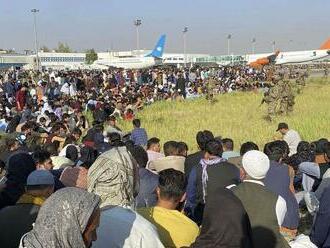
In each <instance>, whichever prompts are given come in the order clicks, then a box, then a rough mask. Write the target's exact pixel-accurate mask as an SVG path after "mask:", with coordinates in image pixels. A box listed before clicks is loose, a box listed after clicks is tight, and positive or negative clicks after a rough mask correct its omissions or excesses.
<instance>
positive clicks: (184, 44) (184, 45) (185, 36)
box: [182, 27, 188, 67]
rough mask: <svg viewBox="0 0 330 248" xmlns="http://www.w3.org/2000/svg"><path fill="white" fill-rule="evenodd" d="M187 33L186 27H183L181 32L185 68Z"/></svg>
mask: <svg viewBox="0 0 330 248" xmlns="http://www.w3.org/2000/svg"><path fill="white" fill-rule="evenodd" d="M187 32H188V27H184V28H183V30H182V34H183V61H184V67H186V63H187Z"/></svg>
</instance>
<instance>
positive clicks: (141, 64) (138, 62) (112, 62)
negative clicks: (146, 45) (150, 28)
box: [94, 34, 166, 69]
mask: <svg viewBox="0 0 330 248" xmlns="http://www.w3.org/2000/svg"><path fill="white" fill-rule="evenodd" d="M165 41H166V35H165V34H163V35H161V36H160V38H159V40H158V42H157V44H156V46H155V48H154V49H153V50H152V51H151V52H150V53H149V54H147V55H145V56H132V57H122V58H121V57H113V58H109V59H98V60H96V61H95V62H94V65H95V66H98V65H100V66H107V67H115V68H123V69H144V68H150V67H153V66H157V65H161V64H162V63H163V59H162V57H163V53H164V48H165Z"/></svg>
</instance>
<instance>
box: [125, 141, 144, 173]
mask: <svg viewBox="0 0 330 248" xmlns="http://www.w3.org/2000/svg"><path fill="white" fill-rule="evenodd" d="M128 150H129V152H130V153H131V154H132V156H133V157H134V159H135V160H136V162H137V163H138V165H139V167H142V168H145V167H146V166H147V163H148V160H149V159H148V153H147V152H146V151H145V150H144V149H143V147H142V146H137V145H135V146H132V147H129V148H128Z"/></svg>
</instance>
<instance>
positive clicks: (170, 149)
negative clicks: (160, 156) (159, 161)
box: [163, 140, 178, 156]
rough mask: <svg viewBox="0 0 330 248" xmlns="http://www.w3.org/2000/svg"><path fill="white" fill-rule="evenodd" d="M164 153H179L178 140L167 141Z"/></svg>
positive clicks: (171, 154) (169, 154) (167, 154)
mask: <svg viewBox="0 0 330 248" xmlns="http://www.w3.org/2000/svg"><path fill="white" fill-rule="evenodd" d="M163 149H164V154H165V156H173V155H177V154H178V142H176V141H173V140H171V141H167V142H165V144H164V147H163Z"/></svg>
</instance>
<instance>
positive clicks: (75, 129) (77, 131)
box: [72, 127, 82, 136]
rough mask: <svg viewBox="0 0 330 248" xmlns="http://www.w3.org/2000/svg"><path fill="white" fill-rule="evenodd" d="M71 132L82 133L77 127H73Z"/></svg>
mask: <svg viewBox="0 0 330 248" xmlns="http://www.w3.org/2000/svg"><path fill="white" fill-rule="evenodd" d="M72 134H78V135H79V136H81V135H82V132H81V130H80V129H79V128H77V127H75V128H74V129H73V131H72Z"/></svg>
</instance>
